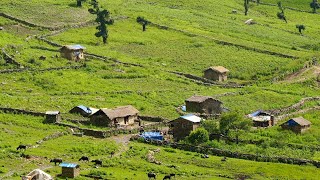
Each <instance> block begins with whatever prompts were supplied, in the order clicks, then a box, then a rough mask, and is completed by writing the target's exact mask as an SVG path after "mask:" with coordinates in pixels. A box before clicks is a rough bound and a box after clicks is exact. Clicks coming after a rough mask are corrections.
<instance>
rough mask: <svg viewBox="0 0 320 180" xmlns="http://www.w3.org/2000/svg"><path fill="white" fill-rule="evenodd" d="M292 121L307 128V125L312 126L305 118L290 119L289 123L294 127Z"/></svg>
mask: <svg viewBox="0 0 320 180" xmlns="http://www.w3.org/2000/svg"><path fill="white" fill-rule="evenodd" d="M290 121H294V122H296V123H297V124H299V125H300V126H307V125H310V124H311V122H310V121H308V120H306V119H304V118H303V117H297V118H292V119H289V121H287V122H288V123H289V125H292V124H291V123H290Z"/></svg>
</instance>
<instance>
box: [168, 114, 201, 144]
mask: <svg viewBox="0 0 320 180" xmlns="http://www.w3.org/2000/svg"><path fill="white" fill-rule="evenodd" d="M200 121H201V118H200V117H198V116H195V115H193V114H188V115H184V116H180V117H179V118H177V119H175V120H172V121H170V122H169V124H170V130H169V131H170V132H171V134H172V135H173V138H174V140H175V141H179V140H181V139H184V138H185V137H187V136H188V135H189V134H190V132H191V131H193V130H195V129H197V128H198V127H199V126H200Z"/></svg>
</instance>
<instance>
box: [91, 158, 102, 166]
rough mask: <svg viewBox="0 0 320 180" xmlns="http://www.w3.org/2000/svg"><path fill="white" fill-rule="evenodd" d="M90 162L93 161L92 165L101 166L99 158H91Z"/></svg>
mask: <svg viewBox="0 0 320 180" xmlns="http://www.w3.org/2000/svg"><path fill="white" fill-rule="evenodd" d="M91 162H94V165H100V166H102V161H101V160H98V159H96V160H92V161H91Z"/></svg>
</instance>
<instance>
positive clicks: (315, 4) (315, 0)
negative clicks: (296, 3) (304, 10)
mask: <svg viewBox="0 0 320 180" xmlns="http://www.w3.org/2000/svg"><path fill="white" fill-rule="evenodd" d="M310 7H311V8H312V10H313V13H317V9H319V8H320V3H319V2H318V0H312V2H311V3H310Z"/></svg>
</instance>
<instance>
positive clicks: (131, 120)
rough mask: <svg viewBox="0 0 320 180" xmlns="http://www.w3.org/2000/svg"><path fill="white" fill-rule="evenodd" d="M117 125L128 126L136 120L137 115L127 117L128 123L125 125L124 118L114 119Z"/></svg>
mask: <svg viewBox="0 0 320 180" xmlns="http://www.w3.org/2000/svg"><path fill="white" fill-rule="evenodd" d="M116 119H117V121H118V123H119V124H120V125H130V124H134V121H135V120H137V119H138V115H133V116H129V117H128V122H127V123H125V121H124V120H125V118H124V117H121V118H116Z"/></svg>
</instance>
